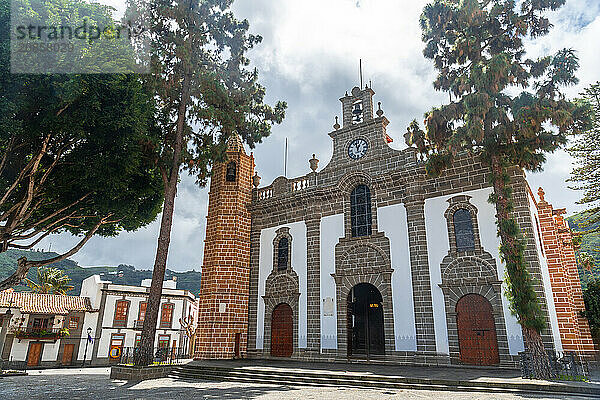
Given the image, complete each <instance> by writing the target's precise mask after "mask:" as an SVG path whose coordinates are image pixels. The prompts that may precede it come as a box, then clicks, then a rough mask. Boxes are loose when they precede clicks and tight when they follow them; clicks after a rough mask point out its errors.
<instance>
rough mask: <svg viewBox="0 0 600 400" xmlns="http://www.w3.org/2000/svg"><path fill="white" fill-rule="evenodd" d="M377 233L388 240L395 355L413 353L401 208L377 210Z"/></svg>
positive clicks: (409, 282) (414, 340)
mask: <svg viewBox="0 0 600 400" xmlns="http://www.w3.org/2000/svg"><path fill="white" fill-rule="evenodd" d="M377 221H378V224H379V228H378V230H379V231H381V232H384V233H385V235H386V236H387V237H388V239H389V240H390V252H391V264H392V269H393V270H394V272H393V273H392V302H393V308H394V336H395V337H394V339H395V344H396V351H417V337H416V335H417V334H416V328H415V315H414V305H413V304H414V303H413V290H412V275H411V270H410V250H409V244H408V223H407V217H406V208H405V207H404V204H396V205H392V206H387V207H379V208H378V209H377Z"/></svg>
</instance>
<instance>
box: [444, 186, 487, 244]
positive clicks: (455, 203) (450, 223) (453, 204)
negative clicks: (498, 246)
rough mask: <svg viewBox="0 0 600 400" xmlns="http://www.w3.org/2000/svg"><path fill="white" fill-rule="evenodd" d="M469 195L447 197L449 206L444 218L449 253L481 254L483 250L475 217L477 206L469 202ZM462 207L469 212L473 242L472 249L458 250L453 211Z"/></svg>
mask: <svg viewBox="0 0 600 400" xmlns="http://www.w3.org/2000/svg"><path fill="white" fill-rule="evenodd" d="M470 199H471V196H467V195H459V196H454V197H452V198H450V199H448V200H447V201H448V203H449V206H448V208H447V209H446V211H445V212H444V218H446V224H447V230H448V243H449V245H450V253H451V254H457V253H460V254H482V253H483V252H484V251H485V250H484V249H483V247H482V246H481V238H480V235H479V222H478V219H477V213H478V210H477V207H475V206H474V205H473V204H471V202H470ZM460 209H464V210H467V211H469V213H470V214H471V222H472V225H473V240H474V242H475V246H474V249H472V250H471V249H469V250H462V251H458V248H457V245H456V235H455V231H454V219H453V217H454V213H456V212H457V211H458V210H460Z"/></svg>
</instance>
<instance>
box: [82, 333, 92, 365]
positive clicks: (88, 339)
mask: <svg viewBox="0 0 600 400" xmlns="http://www.w3.org/2000/svg"><path fill="white" fill-rule="evenodd" d="M91 335H92V328H87V338H86V339H85V351H84V352H83V366H84V367H85V359H86V358H87V348H88V344H89V343H90V339H91V338H92V336H91Z"/></svg>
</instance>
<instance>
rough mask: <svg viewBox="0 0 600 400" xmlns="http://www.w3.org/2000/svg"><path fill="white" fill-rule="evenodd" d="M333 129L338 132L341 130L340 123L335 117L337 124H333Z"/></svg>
mask: <svg viewBox="0 0 600 400" xmlns="http://www.w3.org/2000/svg"><path fill="white" fill-rule="evenodd" d="M333 129H335V130H336V131H337V130H338V129H340V123H339V122H338V117H335V124H333Z"/></svg>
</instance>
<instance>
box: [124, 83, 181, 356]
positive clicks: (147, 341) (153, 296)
mask: <svg viewBox="0 0 600 400" xmlns="http://www.w3.org/2000/svg"><path fill="white" fill-rule="evenodd" d="M189 85H190V78H189V75H187V74H186V75H184V78H183V82H182V93H181V101H180V103H179V107H178V111H177V125H176V130H175V142H174V145H173V160H172V164H171V169H170V173H169V174H168V176H165V175H166V174H165V175H163V183H164V186H165V203H164V206H163V213H162V219H161V221H160V233H159V235H158V246H157V248H156V258H155V260H154V270H153V272H152V284H151V285H150V292H149V293H148V303H147V305H146V315H145V317H144V327H143V329H142V335H141V338H140V344H139V348H138V349H137V350H136V351H135V353H134V364H135V365H138V366H144V365H150V364H152V360H153V358H154V357H153V356H154V354H153V352H154V337H155V336H156V325H157V322H158V315H159V312H160V298H161V296H162V287H163V281H164V279H165V270H166V268H167V256H168V254H169V244H170V243H171V227H172V225H173V212H174V209H175V196H176V195H177V183H178V181H179V168H180V166H181V152H182V150H183V142H184V141H183V131H184V129H185V118H186V110H187V104H188V103H189V97H190V96H189Z"/></svg>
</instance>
